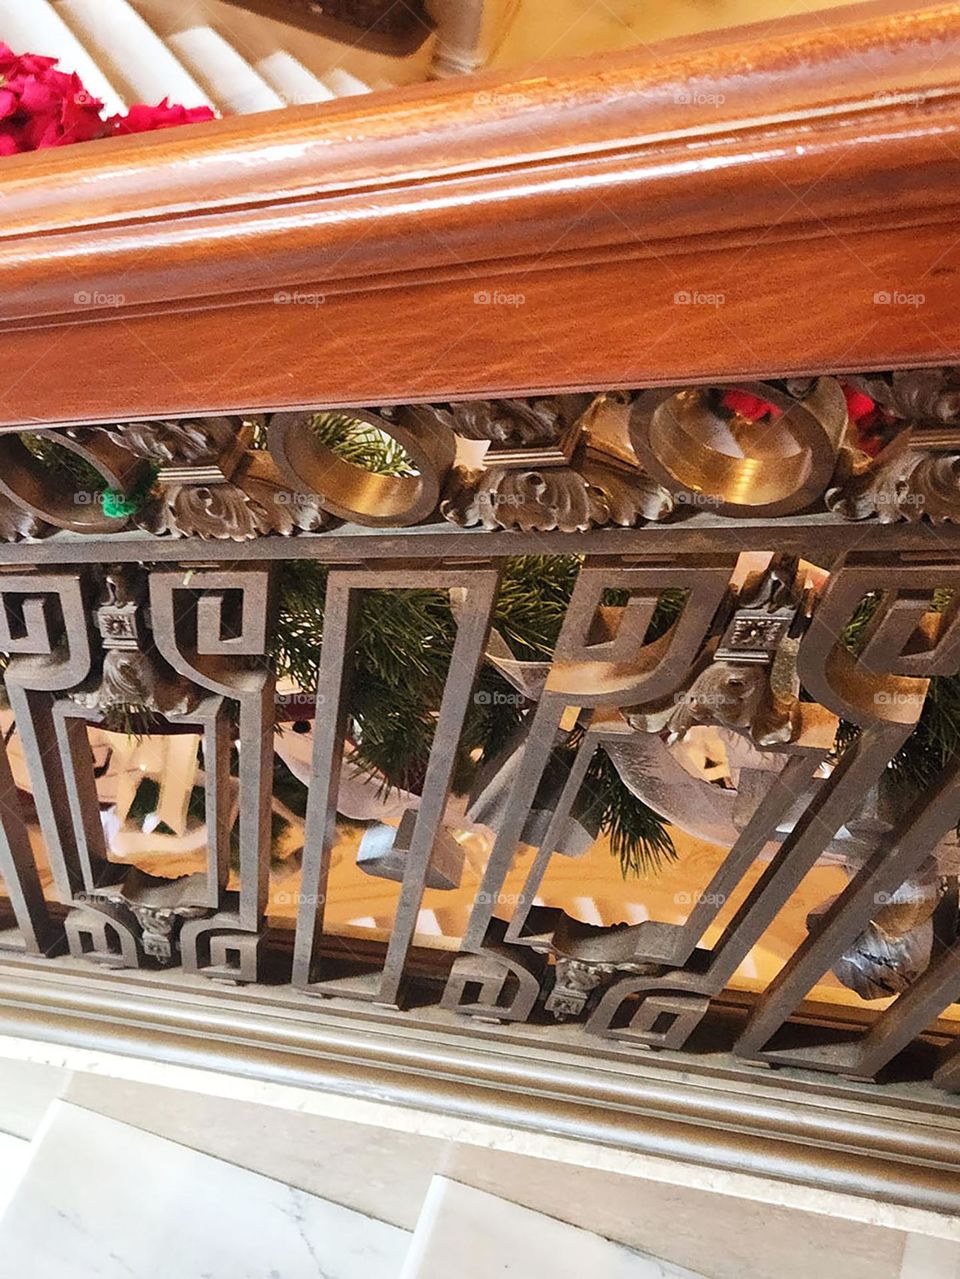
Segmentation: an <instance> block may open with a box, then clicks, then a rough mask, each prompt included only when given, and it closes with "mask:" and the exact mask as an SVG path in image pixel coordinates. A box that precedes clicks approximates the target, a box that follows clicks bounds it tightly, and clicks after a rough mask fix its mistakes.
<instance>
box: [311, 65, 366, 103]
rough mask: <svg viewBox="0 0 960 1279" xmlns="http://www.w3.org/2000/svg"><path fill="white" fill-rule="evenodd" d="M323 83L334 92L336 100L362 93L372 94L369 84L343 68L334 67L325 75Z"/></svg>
mask: <svg viewBox="0 0 960 1279" xmlns="http://www.w3.org/2000/svg"><path fill="white" fill-rule="evenodd" d="M323 83H324V84H325V85H326V86H327V88H328V89H330V90H331V91H332V92H333V95H334V97H336V98H352V97H356V96H357V95H358V94H360V93H371V92H372V90H371V88H370V86H369V84H366V83H365V82H364V81H363V80H361V79H359V78H358V77H357V76H355V75H351V73H350V72H349V71H344V69H343V67H334V68H333V69H332V70H331V71H325V72H324V74H323Z"/></svg>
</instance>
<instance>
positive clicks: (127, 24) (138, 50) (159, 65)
mask: <svg viewBox="0 0 960 1279" xmlns="http://www.w3.org/2000/svg"><path fill="white" fill-rule="evenodd" d="M23 3H24V4H25V6H27V7H28V0H23ZM57 8H58V11H59V13H60V14H61V16H62V17H63V19H64V20H65V21H66V22H67V23H68V24H69V26H70V27H71V29H72V30H73V32H74V34H75V35H76V37H77V39H78V40H80V41H81V42H82V43H83V44H84V45H85V46H86V48H87V50H88V51H89V52H90V54H91V56H93V57H95V58H96V60H97V62H98V63H99V65H100V66H102V67H104V68H105V69H106V70H107V71H108V73H109V74H110V76H111V77H112V79H113V81H114V82H115V83H116V84H118V85H120V86H121V87H122V89H123V91H124V94H125V96H126V98H127V101H128V102H146V103H148V104H149V105H150V106H155V105H156V103H158V102H160V101H162V99H163V98H168V99H169V100H170V101H171V102H175V103H177V104H179V105H180V106H184V107H202V106H207V105H209V102H208V98H207V95H206V93H205V92H204V90H203V89H202V88H201V87H200V85H199V84H197V82H196V80H195V79H194V78H193V76H192V75H191V74H190V72H189V71H188V70H187V69H186V67H185V66H184V65H183V63H182V62H181V61H180V59H179V58H177V57H176V56H175V55H174V53H173V52H172V51H171V50H170V49H169V48H168V47H167V45H166V44H164V42H163V40H161V38H160V37H159V36H158V35H157V33H156V32H155V31H154V30H153V28H152V27H151V26H150V25H149V23H147V22H146V21H145V20H144V19H143V18H142V17H141V16H140V14H139V13H138V12H137V11H136V9H134V7H133V5H131V4H129V3H128V0H58V4H57Z"/></svg>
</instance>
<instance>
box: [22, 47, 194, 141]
mask: <svg viewBox="0 0 960 1279" xmlns="http://www.w3.org/2000/svg"><path fill="white" fill-rule="evenodd" d="M102 112H103V103H102V102H101V101H100V100H99V99H98V98H95V97H94V96H93V94H91V93H88V92H87V90H86V89H85V88H84V87H83V83H82V81H81V80H80V77H79V76H78V75H77V74H76V72H71V73H67V72H65V71H59V70H58V69H57V60H56V58H44V57H41V56H40V55H39V54H35V53H24V54H20V55H18V54H15V53H14V52H13V51H12V50H11V49H10V48H8V47H7V45H5V44H0V156H3V155H16V154H18V153H19V152H23V151H41V150H44V149H46V148H47V147H62V146H69V145H71V144H72V143H74V142H90V141H92V140H93V139H94V138H107V137H110V136H111V135H113V134H123V133H145V132H148V131H151V130H153V129H166V128H170V127H171V126H172V125H179V124H193V123H195V122H196V121H199V120H212V119H213V118H214V115H213V112H212V111H211V109H210V108H209V107H193V108H190V109H188V108H186V107H180V106H171V105H170V103H169V102H168V101H167V99H166V98H164V100H163V101H162V102H161V103H160V104H159V105H158V106H155V107H148V106H142V105H138V106H134V107H131V108H130V110H129V111H128V112H127V113H126V115H115V116H111V117H110V118H109V119H108V120H105V119H104V118H103V115H102Z"/></svg>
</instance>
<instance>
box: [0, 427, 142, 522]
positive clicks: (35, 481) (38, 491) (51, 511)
mask: <svg viewBox="0 0 960 1279" xmlns="http://www.w3.org/2000/svg"><path fill="white" fill-rule="evenodd" d="M43 438H44V439H45V440H48V441H50V442H51V443H52V444H57V445H59V446H60V447H61V448H64V449H67V450H68V451H69V452H71V453H73V454H75V455H76V456H77V457H79V458H80V459H81V460H82V461H83V462H85V463H86V464H87V466H90V467H92V468H93V469H94V470H95V471H96V472H97V473H98V474H99V475H101V476H102V477H103V480H104V487H105V488H106V489H110V490H112V491H114V492H115V493H119V494H122V495H123V496H124V497H129V496H130V495H132V494H134V493H136V492H137V490H138V489H139V488H140V487H141V485H142V484H143V482H144V480H145V479H146V476H147V474H148V471H149V467H148V465H147V464H146V463H145V462H144V461H142V460H141V459H140V458H138V457H137V456H136V455H135V454H133V453H131V452H130V451H129V449H125V448H121V446H120V445H119V444H115V443H114V442H113V441H112V440H110V439H108V438H107V436H106V435H103V434H101V433H99V432H97V433H96V434H93V435H91V436H90V438H89V439H84V440H79V439H76V438H75V437H74V436H72V435H69V434H68V433H67V432H65V431H44V432H43ZM0 493H3V494H5V495H6V496H7V497H9V498H10V500H11V501H12V502H14V503H15V504H16V505H17V506H19V507H20V508H21V509H22V510H25V511H29V512H30V513H31V514H32V515H35V516H37V517H38V518H39V519H41V520H45V521H46V522H47V523H48V524H54V525H56V526H57V528H65V529H69V530H70V531H71V532H73V533H117V532H119V531H120V529H122V528H124V527H125V526H126V525H127V524H128V523H129V522H130V518H131V514H132V512H131V514H123V515H109V514H107V512H106V510H105V508H104V505H103V502H102V501H101V500H100V494H98V493H94V492H92V491H91V490H89V489H84V488H82V487H81V485H79V484H76V483H72V482H70V480H69V477H67V476H64V482H63V483H60V482H59V481H58V480H53V479H52V478H51V474H50V470H49V468H48V467H45V466H44V465H43V464H42V463H41V462H40V461H39V459H37V458H36V457H34V455H33V454H32V453H31V452H30V450H29V449H28V448H27V446H26V445H25V444H24V442H23V440H22V439H21V438H20V436H19V435H18V434H9V435H0Z"/></svg>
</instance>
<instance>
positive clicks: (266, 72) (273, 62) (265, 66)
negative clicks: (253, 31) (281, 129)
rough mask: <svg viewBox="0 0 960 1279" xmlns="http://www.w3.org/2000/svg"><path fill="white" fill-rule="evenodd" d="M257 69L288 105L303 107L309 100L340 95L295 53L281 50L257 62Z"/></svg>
mask: <svg viewBox="0 0 960 1279" xmlns="http://www.w3.org/2000/svg"><path fill="white" fill-rule="evenodd" d="M257 71H258V72H259V74H260V75H261V76H262V77H263V78H264V80H266V82H267V84H269V86H270V88H271V89H273V90H274V91H275V92H276V93H278V94H279V95H280V96H281V97H282V98H283V100H284V102H286V103H287V105H288V106H291V107H295V106H303V105H305V104H306V103H308V102H331V101H332V100H333V99H334V98H335V97H336V96H337V95H336V94H335V93H334V91H333V90H332V89H330V88H328V87H327V85H325V84H324V83H323V81H322V80H321V79H320V77H319V76H315V75H314V74H313V72H312V71H309V70H308V69H307V68H306V67H305V66H304V65H303V63H302V62H298V61H297V59H296V58H295V57H294V56H293V54H292V53H287V51H286V50H285V49H277V50H276V52H275V53H271V54H270V55H269V56H268V57H266V58H261V59H260V61H259V62H258V63H257Z"/></svg>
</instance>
